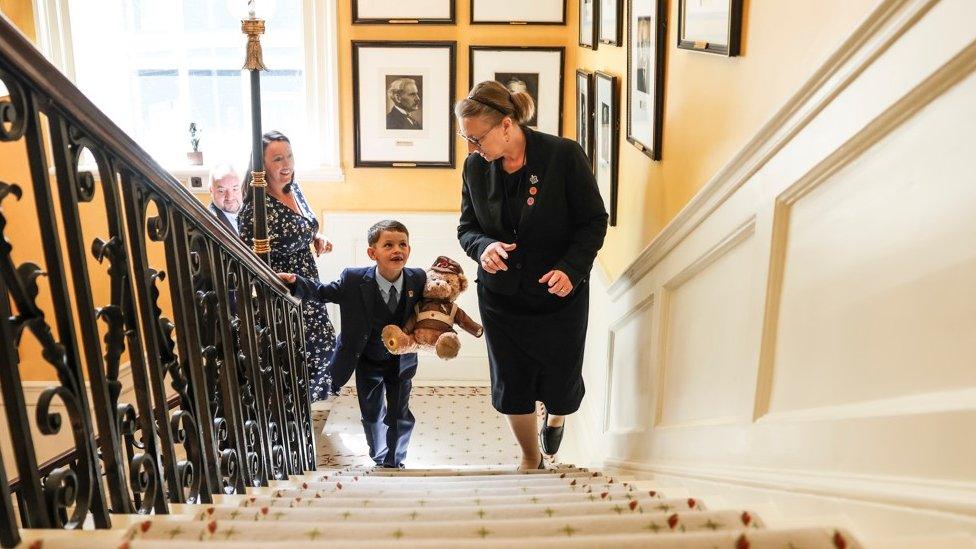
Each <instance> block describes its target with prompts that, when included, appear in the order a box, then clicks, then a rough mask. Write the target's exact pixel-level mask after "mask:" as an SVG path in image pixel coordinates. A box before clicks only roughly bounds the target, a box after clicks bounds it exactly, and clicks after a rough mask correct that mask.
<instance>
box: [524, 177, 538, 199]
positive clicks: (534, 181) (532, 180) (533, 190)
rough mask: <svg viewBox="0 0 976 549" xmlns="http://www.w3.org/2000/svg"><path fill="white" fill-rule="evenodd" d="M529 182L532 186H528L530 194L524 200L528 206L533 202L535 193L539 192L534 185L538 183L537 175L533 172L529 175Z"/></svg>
mask: <svg viewBox="0 0 976 549" xmlns="http://www.w3.org/2000/svg"><path fill="white" fill-rule="evenodd" d="M529 183H531V184H532V186H531V187H529V195H530V196H529V199H528V200H526V201H525V203H526V204H528V205H529V206H531V205H533V204H535V195H536V194H538V193H539V188H538V187H536V185H538V184H539V176H537V175H535V174H532V175H530V176H529Z"/></svg>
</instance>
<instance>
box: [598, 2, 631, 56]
mask: <svg viewBox="0 0 976 549" xmlns="http://www.w3.org/2000/svg"><path fill="white" fill-rule="evenodd" d="M599 2H600V7H599V9H597V10H596V15H595V16H594V17H595V20H596V22H597V29H598V30H597V33H596V35H597V40H598V41H599V43H601V44H607V45H610V46H619V45H621V44H622V43H623V17H624V2H623V0H599ZM608 6H613V8H614V12H615V13H616V14H617V15H616V18H615V19H614V21H613V22H611V24H610V28H609V32H607V33H606V35H609V36H611V38H604V30H605V29H604V25H603V18H604V16H605V15H606V14H607V13H608V12H609V11H610V10H608V9H607V7H608Z"/></svg>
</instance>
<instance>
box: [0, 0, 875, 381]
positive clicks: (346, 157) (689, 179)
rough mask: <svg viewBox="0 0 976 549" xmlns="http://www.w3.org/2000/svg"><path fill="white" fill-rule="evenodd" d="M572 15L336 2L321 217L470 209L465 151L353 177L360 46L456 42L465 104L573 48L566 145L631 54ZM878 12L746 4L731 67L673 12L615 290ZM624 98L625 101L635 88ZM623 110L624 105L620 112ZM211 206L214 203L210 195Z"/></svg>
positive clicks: (610, 249)
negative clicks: (687, 34) (393, 10)
mask: <svg viewBox="0 0 976 549" xmlns="http://www.w3.org/2000/svg"><path fill="white" fill-rule="evenodd" d="M567 4H568V9H567V25H566V26H495V25H491V26H486V25H469V24H468V20H469V19H470V13H469V10H470V3H469V2H467V1H466V0H458V1H457V24H456V25H423V26H395V25H353V24H352V14H351V7H350V2H348V1H346V0H342V1H340V2H338V5H339V19H338V21H339V24H338V35H339V44H338V46H339V49H338V52H339V89H340V94H339V98H340V106H339V111H340V119H339V121H338V122H339V124H340V135H341V161H342V167H343V169H344V171H345V175H346V180H345V181H343V182H341V183H326V182H316V181H304V182H303V186H304V189H305V191H306V194H307V195H308V197H309V199H310V201H311V203H312V206H313V208H314V209H315V210H316V211H322V210H325V209H328V210H391V211H403V210H435V211H456V210H457V209H458V206H459V203H460V166H461V165H462V164H463V160H464V155H465V148H464V147H463V146H461V145H462V144H461V143H458V147H457V152H456V154H457V158H456V163H457V166H458V168H456V169H453V170H449V169H407V168H401V169H379V168H354V167H353V154H354V153H353V136H354V132H353V115H352V60H351V59H352V55H351V52H352V46H351V41H353V40H455V41H457V43H458V44H457V45H458V50H457V81H456V86H457V93H458V97H461V96H463V95H464V94H465V93H466V92H467V87H468V63H469V61H468V46H469V45H530V46H543V45H545V46H559V45H562V46H565V47H566V60H565V63H566V64H565V67H566V72H565V74H564V75H563V83H564V85H563V94H564V112H563V134H564V135H566V136H574V135H575V131H576V128H575V116H574V112H573V111H574V108H575V106H574V102H573V100H572V98H573V96H574V93H575V69H576V68H577V67H579V68H584V69H587V70H602V71H604V72H609V73H612V74H616V75H617V76H620V77H624V76H625V72H626V49H625V48H624V47H612V46H607V45H601V46H600V47H599V48H598V50H597V51H590V50H587V49H583V48H578V47H577V46H576V41H577V20H578V12H577V10H578V4H577V2H576V1H575V0H567ZM625 4H626V2H625ZM876 4H877V0H818V1H817V2H806V1H802V0H745V14H744V18H743V31H742V33H743V34H742V42H743V46H742V53H741V56H740V57H736V58H725V57H721V56H716V55H709V54H702V53H697V52H691V51H687V50H678V49H677V48H676V47H675V45H674V44H675V42H676V28H677V26H676V24H675V18H676V17H677V0H670V1H669V6H668V7H669V13H668V22H669V24H668V28H669V31H668V34H669V36H668V40H667V45H666V77H665V82H666V85H665V115H664V136H663V142H662V151H663V159H662V160H661V161H659V162H653V161H651V160H649V159H648V158H647V157H646V156H644V155H643V154H642V153H640V152H639V151H637V150H636V149H635V148H634V147H633V146H632V145H631V144H629V143H628V142H627V141H626V139H625V133H626V132H625V127H622V131H621V145H620V151H621V153H620V172H619V182H620V183H619V195H618V196H619V198H618V205H617V208H618V209H617V211H618V226H617V227H613V228H611V229H610V231H609V233H608V236H607V241H606V245H605V246H604V249H603V251H602V252H601V255H600V259H599V262H600V264H601V265H602V266H603V268H604V270H605V271H606V272H607V274H608V275H610V277H611V278H616V277H617V276H618V275H619V274H620V273H621V272H622V271H623V270H624V269H625V268H626V267H627V266H628V265H629V264H630V262H631V261H633V259H634V258H635V257H636V256H637V254H638V253H640V251H641V250H642V249H644V248H645V247H646V246H647V245H648V244H649V243H650V242H651V241H652V240H653V238H654V237H655V236H656V235H657V234H658V233H659V232H660V230H661V229H662V228H663V227H664V226H665V225H666V224H667V223H668V221H670V220H671V219H672V218H674V216H675V215H676V214H677V213H678V211H680V210H681V208H682V207H683V206H684V205H685V204H687V203H688V201H689V200H690V199H691V197H692V196H694V194H695V193H696V192H697V191H698V190H699V189H701V187H702V186H703V185H704V184H705V183H706V182H707V181H708V180H709V179H710V178H711V177H712V176H713V175H714V174H715V173H716V172H717V171H718V170H719V169H720V168H721V167H722V166H723V165H724V164H725V163H726V162H728V161H729V160H730V159H731V157H732V156H733V155H734V154H735V153H737V152H738V151H739V150H740V149H741V148H742V147H743V146H744V145H745V144H746V143H747V142H748V140H749V139H750V138H751V137H752V136H753V135H754V134H755V133H756V131H757V130H758V129H759V128H760V127H761V126H762V125H763V124H764V123H765V122H766V121H767V120H768V119H769V118H770V117H771V116H772V115H773V114H774V113H775V112H776V110H777V109H778V108H779V107H780V106H781V105H782V104H783V103H784V102H785V101H786V100H787V99H788V98H789V97H790V96H791V95H792V94H793V93H794V91H795V90H796V89H797V88H798V87H799V86H800V85H801V84H802V83H803V82H804V81H805V80H806V79H807V78H808V77H809V76H810V75H811V74H812V72H813V71H814V70H815V69H816V68H817V67H818V66H819V65H820V63H821V62H822V61H823V60H825V59H826V58H827V56H829V55H830V54H831V53H832V52H833V51H834V50H835V49H836V48H837V47H838V46H839V44H840V43H841V42H842V41H843V40H844V39H845V38H846V37H847V36H848V35H849V34H850V32H851V31H852V30H853V29H854V28H855V26H856V25H857V24H858V22H859V21H860V20H861V19H863V18H864V17H865V16H866V15H867V14H868V13H869V11H870V10H871V9H872V8H873V7H874V6H875V5H876ZM0 10H2V11H3V13H4V14H6V15H7V16H8V17H10V18H11V19H12V20H13V21H14V23H15V24H17V25H18V27H19V28H21V29H22V30H23V31H24V32H25V33H26V34H27V35H28V36H29V37H31V38H32V39H33V38H34V35H35V32H34V25H33V15H32V12H31V2H30V0H0ZM624 17H626V14H624ZM622 88H623V89H626V82H622ZM625 99H626V96H625V95H622V96H621V100H622V101H624V100H625ZM13 155H19V156H13ZM22 155H23V145H22V144H18V143H15V144H0V166H3V169H2V170H0V178H4V177H6V178H7V179H5V180H7V181H10V180H19V181H24V182H26V181H27V178H26V175H27V168H26V165H25V164H24V163H23V156H22ZM13 158H19V159H20V160H12V159H13ZM201 197H202V198H203V199H204V200H207V197H206V195H201ZM27 198H28V199H27V200H25V201H24V202H23V203H22V204H19V205H16V206H14V205H9V203H8V208H7V209H8V210H9V211H8V213H9V214H10V215H11V216H17V215H31V212H32V210H31V209H30V208H31V207H32V204H31V201H30V200H29V197H27ZM97 223H98V222H91V223H90V224H89V225H86V227H85V231H86V233H87V234H99V231H100V227H99V226H98V225H97ZM21 226H26V225H23V224H21ZM101 232H102V234H103V233H104V231H101ZM14 236H15V237H17V235H16V234H14ZM29 237H30V235H29V234H28V235H20V236H19V237H17V238H29ZM12 240H14V238H12ZM15 243H16V242H15ZM153 263H154V265H156V266H159V267H162V266H163V263H162V257H161V255H159V254H158V253H157V254H154V262H153ZM97 284H101V283H96V293H97V294H98V295H107V294H104V291H105V289H104V287H102V286H97ZM167 309H168V307H167ZM21 350H22V353H23V355H24V357H25V362H27V363H30V362H32V361H31V360H28V359H29V358H30V357H34V358H35V360H36V348H32V347H31V345H30V343H27V344H25V346H24V347H23V348H22V349H21ZM44 371H46V368H44V367H42V368H40V369H38V370H37V371H36V372H35V371H34V370H31V369H30V368H28V370H27V372H26V373H25V376H26V377H28V378H30V377H32V376H35V375H36V376H41V377H43V376H45V374H44V373H43V372H44Z"/></svg>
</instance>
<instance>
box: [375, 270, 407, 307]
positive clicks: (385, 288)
mask: <svg viewBox="0 0 976 549" xmlns="http://www.w3.org/2000/svg"><path fill="white" fill-rule="evenodd" d="M376 285H377V286H379V287H380V294H382V295H383V303H387V302H389V301H390V288H393V287H394V286H395V287H396V289H397V300H398V301H399V299H400V298H401V297H403V271H400V276H398V277H397V279H396V280H394V281H393V282H390V281H389V280H387V279H385V278H383V275H381V274H380V271H379V270H377V271H376Z"/></svg>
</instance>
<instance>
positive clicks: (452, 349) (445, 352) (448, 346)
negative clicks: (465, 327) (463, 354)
mask: <svg viewBox="0 0 976 549" xmlns="http://www.w3.org/2000/svg"><path fill="white" fill-rule="evenodd" d="M434 350H435V352H436V353H437V357H438V358H441V359H443V360H450V359H452V358H454V357H456V356H457V355H458V351H460V350H461V340H460V339H458V336H457V334H455V333H451V332H448V333H444V334H441V336H440V337H438V338H437V344H436V345H435V346H434Z"/></svg>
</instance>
